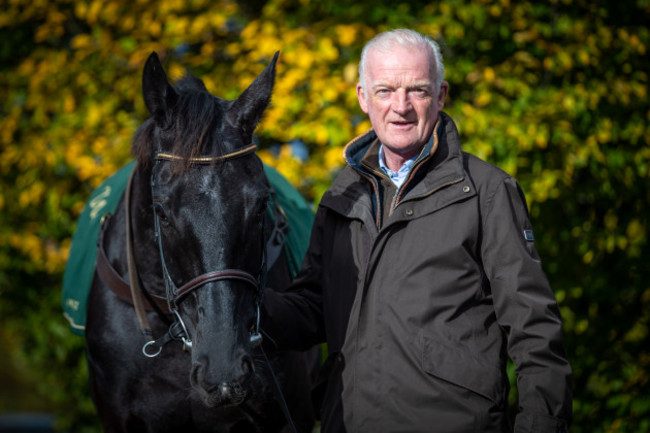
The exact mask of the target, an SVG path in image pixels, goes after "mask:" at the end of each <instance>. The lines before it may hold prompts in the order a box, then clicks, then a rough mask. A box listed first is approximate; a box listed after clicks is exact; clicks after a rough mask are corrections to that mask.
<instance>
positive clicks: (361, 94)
mask: <svg viewBox="0 0 650 433" xmlns="http://www.w3.org/2000/svg"><path fill="white" fill-rule="evenodd" d="M357 99H358V100H359V106H360V107H361V110H363V112H364V113H366V114H368V101H367V100H366V94H365V91H364V90H363V87H361V83H358V84H357Z"/></svg>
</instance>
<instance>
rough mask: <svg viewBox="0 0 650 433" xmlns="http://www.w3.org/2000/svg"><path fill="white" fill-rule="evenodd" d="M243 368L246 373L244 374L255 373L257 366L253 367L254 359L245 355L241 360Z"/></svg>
mask: <svg viewBox="0 0 650 433" xmlns="http://www.w3.org/2000/svg"><path fill="white" fill-rule="evenodd" d="M241 368H242V371H243V373H244V376H250V375H251V374H253V372H254V371H255V367H253V361H252V360H251V358H250V357H249V356H244V358H243V359H242V362H241Z"/></svg>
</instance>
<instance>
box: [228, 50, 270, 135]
mask: <svg viewBox="0 0 650 433" xmlns="http://www.w3.org/2000/svg"><path fill="white" fill-rule="evenodd" d="M279 54H280V52H279V51H277V52H276V53H275V55H274V56H273V59H272V60H271V63H269V64H268V65H267V67H266V68H265V69H264V71H262V73H261V74H260V75H259V76H258V77H257V78H255V81H253V83H251V85H250V86H248V88H247V89H246V90H244V92H243V93H242V94H241V95H240V96H239V98H237V100H236V101H234V102H233V104H232V105H231V107H230V108H229V109H228V120H229V121H230V123H231V124H232V125H234V126H236V127H238V128H240V129H241V130H242V131H243V133H244V135H246V136H251V137H252V135H253V131H254V130H255V127H256V126H257V124H258V123H259V121H260V119H261V118H262V113H263V112H264V110H265V109H266V107H267V106H268V105H269V102H270V101H271V92H272V91H273V83H274V82H275V64H276V62H277V60H278V55H279Z"/></svg>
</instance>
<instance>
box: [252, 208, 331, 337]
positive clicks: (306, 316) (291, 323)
mask: <svg viewBox="0 0 650 433" xmlns="http://www.w3.org/2000/svg"><path fill="white" fill-rule="evenodd" d="M324 217H325V216H324V212H323V211H322V210H320V209H319V211H318V212H317V213H316V217H315V219H314V225H313V227H312V232H311V239H310V242H309V247H308V249H307V252H306V253H305V258H304V260H303V262H302V266H301V268H300V271H299V272H298V275H296V278H295V279H294V281H293V282H292V284H291V285H290V286H289V287H288V288H286V289H285V288H278V290H272V289H269V288H267V290H266V292H265V294H264V301H263V305H262V319H261V328H262V331H263V332H264V333H265V334H266V335H267V336H268V337H270V340H271V341H272V344H273V345H272V346H271V347H269V348H273V349H280V350H306V349H309V348H310V347H312V346H313V345H315V344H319V343H322V342H324V341H325V331H324V325H323V306H322V287H321V282H322V278H321V273H322V264H321V245H322V242H321V234H322V232H323V228H322V222H323V219H324Z"/></svg>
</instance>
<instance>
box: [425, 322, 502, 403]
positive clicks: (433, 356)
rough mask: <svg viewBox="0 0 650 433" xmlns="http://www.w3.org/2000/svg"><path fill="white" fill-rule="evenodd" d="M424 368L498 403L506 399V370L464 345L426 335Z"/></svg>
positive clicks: (436, 375) (433, 374) (434, 374)
mask: <svg viewBox="0 0 650 433" xmlns="http://www.w3.org/2000/svg"><path fill="white" fill-rule="evenodd" d="M422 368H423V370H424V371H425V372H426V373H427V374H429V375H432V376H434V377H437V378H439V379H442V380H444V381H446V382H449V383H451V384H453V385H456V386H460V387H463V388H465V389H467V390H469V391H472V392H473V393H475V394H478V395H480V396H482V397H485V398H487V399H489V400H491V401H492V402H494V403H496V405H497V406H502V405H503V403H504V400H505V390H506V389H507V382H506V377H505V372H502V371H500V369H499V368H497V367H495V366H492V365H489V364H487V363H486V362H484V361H483V360H482V359H479V358H477V357H476V356H475V355H474V354H473V353H472V352H470V351H469V350H468V349H467V348H465V347H463V346H462V345H453V344H452V343H451V342H443V341H441V340H440V339H437V338H432V337H430V336H427V335H423V336H422Z"/></svg>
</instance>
